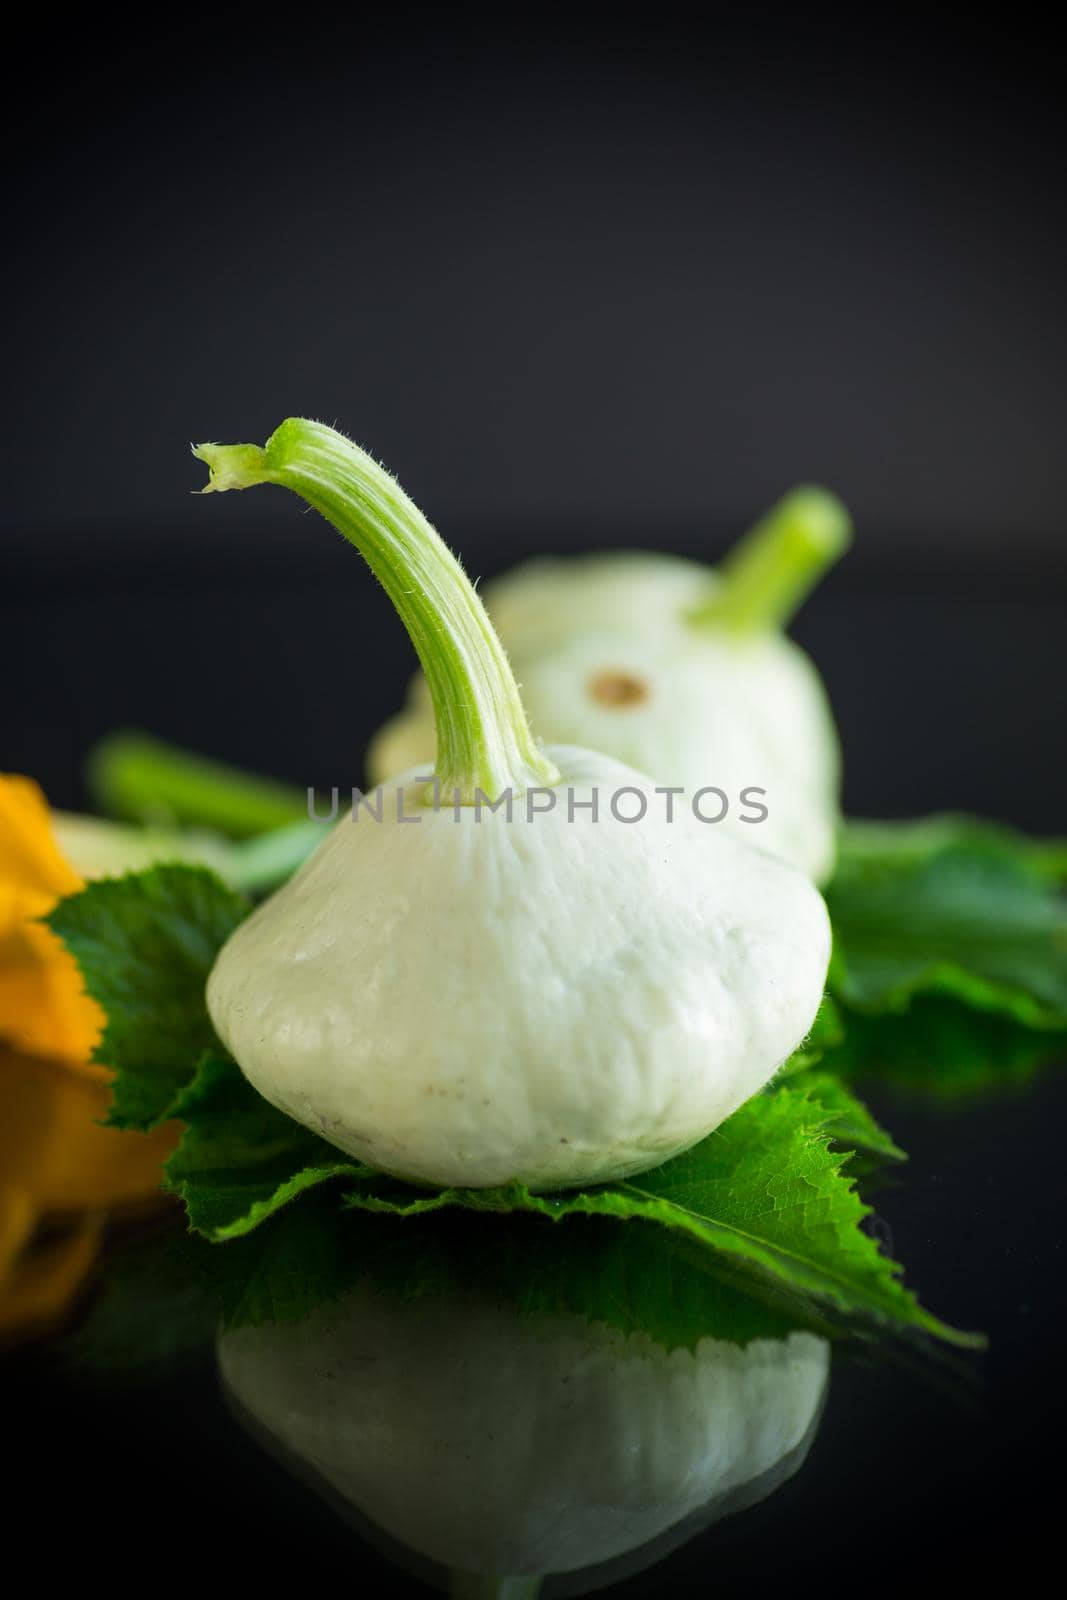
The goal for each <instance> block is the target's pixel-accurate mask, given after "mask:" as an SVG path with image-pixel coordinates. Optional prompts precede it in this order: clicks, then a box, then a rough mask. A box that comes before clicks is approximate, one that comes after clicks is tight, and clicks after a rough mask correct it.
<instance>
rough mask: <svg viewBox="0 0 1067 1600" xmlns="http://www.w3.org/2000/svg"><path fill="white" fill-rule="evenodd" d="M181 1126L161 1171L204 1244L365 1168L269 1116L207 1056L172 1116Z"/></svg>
mask: <svg viewBox="0 0 1067 1600" xmlns="http://www.w3.org/2000/svg"><path fill="white" fill-rule="evenodd" d="M173 1115H174V1116H175V1117H178V1118H180V1119H181V1120H182V1121H183V1122H185V1123H186V1125H187V1126H186V1130H185V1133H184V1134H183V1135H182V1140H181V1143H180V1144H179V1146H178V1148H177V1150H176V1151H175V1152H174V1154H173V1155H172V1156H171V1158H170V1160H169V1161H168V1162H167V1165H166V1175H167V1185H168V1187H169V1188H170V1189H172V1190H173V1191H174V1192H175V1193H176V1194H179V1195H181V1197H182V1199H183V1200H184V1201H185V1206H186V1210H187V1211H188V1213H189V1222H190V1225H191V1226H192V1227H194V1228H196V1229H197V1230H198V1232H200V1233H203V1234H206V1235H207V1236H208V1237H209V1238H212V1239H217V1240H223V1239H234V1238H237V1237H238V1236H239V1235H240V1234H242V1233H248V1232H249V1231H250V1229H252V1228H254V1227H256V1226H257V1225H258V1224H259V1223H261V1222H263V1221H264V1220H265V1219H266V1218H267V1217H269V1216H270V1215H271V1214H272V1213H273V1212H275V1211H278V1210H280V1208H281V1207H282V1206H284V1205H288V1204H289V1202H290V1201H291V1200H295V1199H296V1197H297V1195H299V1194H302V1193H303V1192H304V1191H305V1190H307V1189H312V1188H315V1187H317V1185H319V1184H321V1183H328V1182H329V1181H330V1180H331V1179H333V1178H361V1177H366V1176H367V1175H368V1174H369V1170H370V1169H369V1168H367V1167H365V1166H363V1165H362V1164H361V1163H360V1162H358V1161H352V1160H350V1159H349V1158H348V1157H346V1156H345V1155H344V1154H343V1153H342V1152H341V1151H340V1150H338V1148H337V1146H336V1145H332V1144H327V1142H326V1140H325V1139H320V1138H318V1137H317V1136H316V1135H315V1134H313V1133H310V1132H309V1131H308V1129H307V1128H305V1127H303V1126H302V1124H301V1123H299V1122H294V1121H293V1119H292V1117H287V1116H286V1115H285V1114H284V1112H281V1111H276V1110H275V1109H274V1107H273V1106H272V1105H270V1104H269V1103H268V1101H266V1100H264V1099H263V1097H262V1095H260V1094H257V1093H256V1091H255V1089H253V1088H252V1087H251V1085H250V1084H249V1083H248V1082H247V1080H246V1079H245V1078H244V1077H243V1076H242V1074H241V1072H240V1071H239V1070H238V1068H237V1067H236V1066H235V1064H234V1063H233V1062H232V1061H231V1060H230V1059H229V1057H227V1056H224V1055H222V1054H221V1053H218V1052H210V1051H209V1052H208V1053H207V1054H206V1055H204V1056H203V1058H202V1059H201V1062H200V1065H199V1067H198V1068H197V1073H196V1077H195V1079H194V1080H193V1082H192V1083H191V1084H190V1085H189V1087H188V1088H187V1089H186V1090H184V1092H183V1093H182V1095H181V1096H180V1098H179V1099H178V1101H177V1102H176V1104H175V1105H174V1108H173Z"/></svg>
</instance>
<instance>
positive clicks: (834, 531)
mask: <svg viewBox="0 0 1067 1600" xmlns="http://www.w3.org/2000/svg"><path fill="white" fill-rule="evenodd" d="M851 542H852V523H851V520H850V518H849V515H848V512H847V511H846V510H845V508H844V506H843V505H842V504H841V502H840V500H838V499H837V497H836V496H835V495H832V494H830V493H829V491H828V490H826V489H817V488H813V487H810V486H808V487H804V488H800V489H794V490H793V491H792V493H791V494H787V495H786V496H785V498H784V500H780V501H779V502H778V504H777V505H776V506H774V507H772V509H771V510H770V511H768V512H767V514H766V516H765V517H762V518H761V519H760V521H759V522H757V524H756V526H755V527H754V528H752V529H751V530H750V531H749V532H748V533H746V534H745V536H744V538H743V539H741V541H740V542H739V543H738V544H736V545H735V546H734V548H733V549H732V550H731V551H730V553H729V555H728V556H727V557H726V559H725V561H723V562H722V564H721V566H720V567H719V577H720V580H721V582H720V584H719V586H718V587H717V588H716V590H715V592H714V594H713V595H712V596H711V598H710V599H709V600H707V601H706V602H705V603H704V604H703V605H701V606H698V607H697V608H696V609H695V610H693V611H691V612H690V613H689V615H688V621H689V622H691V623H692V624H693V625H694V626H696V627H700V626H703V625H704V624H705V623H707V624H710V625H712V626H717V627H723V628H728V629H730V630H731V631H732V632H734V633H738V634H744V633H757V632H759V631H761V630H764V629H769V628H785V627H787V626H788V624H789V622H790V619H791V618H792V616H793V614H794V612H795V611H797V609H798V608H799V607H800V605H801V603H802V602H803V601H804V600H805V599H806V598H807V596H808V594H809V593H810V592H811V590H812V589H813V588H814V587H815V585H816V584H817V583H818V581H819V579H820V578H821V577H822V575H823V573H824V572H826V570H827V568H829V567H830V566H831V565H832V564H833V563H834V562H835V561H836V560H837V559H838V558H839V557H840V556H842V555H843V554H844V552H845V551H846V550H847V549H848V547H849V545H850V544H851Z"/></svg>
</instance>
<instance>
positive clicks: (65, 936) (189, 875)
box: [45, 865, 248, 1128]
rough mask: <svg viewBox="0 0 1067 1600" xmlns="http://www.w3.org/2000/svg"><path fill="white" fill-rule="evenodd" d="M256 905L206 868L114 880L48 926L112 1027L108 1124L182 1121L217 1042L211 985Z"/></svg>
mask: <svg viewBox="0 0 1067 1600" xmlns="http://www.w3.org/2000/svg"><path fill="white" fill-rule="evenodd" d="M247 912H248V904H247V902H246V901H245V900H244V899H243V898H242V897H241V896H240V895H238V894H235V893H234V892H233V890H231V889H228V888H227V887H226V886H225V884H224V883H222V881H221V880H220V879H219V878H217V877H216V876H215V874H214V873H212V872H208V871H206V870H205V869H204V868H202V867H192V866H179V865H164V866H158V867H152V868H150V869H149V870H148V871H147V872H137V873H130V874H128V875H127V876H125V877H122V878H104V879H101V880H99V881H98V882H95V883H90V884H89V886H88V887H87V888H85V889H83V890H81V892H80V893H79V894H75V895H71V896H70V897H69V898H67V899H65V900H61V901H60V902H59V904H58V905H57V906H56V907H55V908H54V909H53V910H52V912H51V913H50V914H49V916H48V917H47V918H46V919H45V920H46V921H47V922H48V924H49V926H50V927H51V928H52V929H53V931H54V932H55V933H57V934H58V935H59V937H60V938H61V939H62V940H63V943H64V944H65V945H66V947H67V949H68V950H70V951H71V953H72V954H73V955H74V957H75V959H76V960H77V963H78V966H79V967H80V968H81V973H82V977H83V978H84V980H85V987H86V989H87V990H88V991H89V993H90V994H91V995H92V997H93V999H94V1000H96V1001H98V1002H99V1004H100V1005H101V1006H102V1007H103V1010H104V1012H105V1015H106V1018H107V1022H106V1026H105V1028H104V1032H103V1035H102V1037H101V1039H100V1042H99V1044H98V1045H97V1047H96V1050H95V1051H94V1054H93V1059H94V1060H96V1061H101V1062H104V1063H105V1064H106V1065H107V1066H109V1067H111V1068H112V1069H113V1070H114V1072H115V1080H114V1083H113V1086H112V1105H111V1111H110V1115H109V1118H108V1120H109V1121H110V1122H111V1123H112V1124H113V1125H114V1126H115V1127H119V1128H152V1127H155V1125H156V1124H157V1123H159V1122H162V1121H164V1120H165V1119H166V1118H167V1117H169V1116H171V1115H172V1114H173V1109H174V1103H175V1101H176V1099H177V1097H178V1095H179V1094H180V1093H181V1091H182V1089H183V1088H184V1087H185V1085H186V1084H187V1083H188V1082H189V1081H190V1079H191V1078H192V1075H193V1072H194V1069H195V1067H196V1063H197V1061H198V1060H199V1058H200V1056H201V1055H202V1054H203V1052H204V1051H205V1050H208V1049H210V1048H211V1047H212V1046H213V1045H214V1044H215V1042H216V1041H215V1034H214V1030H213V1029H212V1026H211V1021H210V1018H209V1017H208V1014H207V1006H206V1003H205V1000H204V986H205V984H206V982H207V977H208V973H209V972H210V971H211V968H212V966H213V964H214V961H215V956H216V955H217V953H218V951H219V949H220V947H221V946H222V944H223V943H224V942H225V940H226V939H227V938H228V937H229V935H230V934H231V933H232V932H233V930H234V928H236V926H237V924H238V923H239V922H240V921H241V920H242V918H243V917H244V916H246V915H247Z"/></svg>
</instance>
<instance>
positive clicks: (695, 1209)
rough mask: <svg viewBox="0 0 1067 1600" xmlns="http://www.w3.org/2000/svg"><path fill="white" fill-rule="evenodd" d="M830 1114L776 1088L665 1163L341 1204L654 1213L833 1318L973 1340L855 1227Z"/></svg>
mask: <svg viewBox="0 0 1067 1600" xmlns="http://www.w3.org/2000/svg"><path fill="white" fill-rule="evenodd" d="M831 1131H832V1120H831V1119H828V1118H827V1116H826V1114H825V1113H824V1112H822V1111H821V1110H820V1108H819V1107H818V1106H817V1104H815V1103H814V1102H813V1101H812V1100H809V1099H808V1098H807V1096H806V1094H805V1093H804V1091H803V1090H802V1089H799V1088H798V1089H793V1088H787V1087H783V1088H780V1089H777V1090H775V1091H774V1092H773V1093H770V1094H766V1095H758V1096H757V1097H756V1098H755V1099H754V1100H750V1101H749V1102H748V1104H747V1105H745V1106H742V1107H741V1109H740V1111H736V1112H735V1113H734V1115H733V1116H732V1117H730V1118H729V1120H728V1121H727V1122H725V1123H723V1125H722V1127H721V1128H719V1129H718V1130H717V1131H716V1132H715V1133H713V1134H712V1135H710V1137H709V1138H707V1139H705V1140H703V1141H702V1143H701V1144H699V1145H697V1146H695V1148H694V1149H692V1150H689V1151H687V1152H686V1153H685V1154H684V1155H681V1156H676V1157H675V1159H674V1160H673V1161H669V1162H668V1163H667V1164H666V1165H665V1166H662V1167H657V1168H656V1169H655V1170H653V1171H651V1172H645V1173H642V1174H640V1175H639V1176H637V1177H634V1178H628V1179H626V1180H624V1181H620V1182H619V1183H615V1184H610V1185H604V1186H601V1187H599V1188H594V1189H589V1190H584V1191H568V1192H567V1193H565V1194H551V1195H534V1194H531V1193H530V1192H529V1191H528V1190H527V1189H525V1188H523V1187H522V1186H521V1185H518V1184H512V1185H509V1186H507V1187H506V1188H502V1189H493V1190H484V1189H483V1190H470V1189H467V1190H456V1189H448V1190H443V1191H441V1192H438V1193H435V1194H426V1195H423V1194H420V1193H418V1192H417V1191H413V1190H411V1189H407V1188H405V1187H404V1186H403V1185H401V1184H394V1183H390V1182H389V1181H388V1180H384V1179H381V1178H374V1179H367V1180H364V1181H363V1182H361V1183H360V1184H358V1185H353V1186H352V1187H351V1188H350V1189H349V1190H348V1203H349V1204H350V1205H353V1206H358V1207H363V1208H364V1209H366V1210H369V1211H376V1212H385V1213H390V1214H392V1215H395V1216H402V1217H410V1216H417V1215H420V1214H425V1213H427V1212H430V1211H434V1210H437V1209H439V1208H441V1207H445V1206H462V1207H466V1208H468V1209H471V1210H480V1211H486V1210H488V1211H504V1212H510V1211H534V1212H537V1213H539V1214H540V1215H542V1216H547V1217H551V1218H553V1219H556V1220H558V1219H561V1218H564V1217H571V1216H573V1215H575V1214H584V1215H594V1216H606V1217H613V1218H616V1219H619V1220H621V1221H628V1220H632V1219H641V1220H643V1221H646V1222H655V1223H658V1224H660V1225H661V1226H663V1227H664V1228H668V1229H670V1230H672V1231H673V1232H676V1233H678V1234H680V1235H681V1236H683V1237H684V1238H686V1239H689V1240H692V1241H695V1242H696V1243H698V1244H700V1245H702V1246H703V1247H704V1248H706V1249H708V1250H709V1251H711V1252H712V1253H713V1255H714V1256H715V1257H716V1258H718V1259H721V1260H723V1261H725V1262H726V1263H727V1264H728V1266H730V1267H731V1268H733V1269H735V1270H737V1271H739V1272H741V1273H743V1274H744V1275H745V1276H746V1277H748V1278H751V1279H752V1280H754V1281H755V1282H757V1283H768V1282H769V1283H771V1284H778V1285H781V1286H784V1287H785V1288H786V1289H788V1290H792V1291H794V1292H796V1293H797V1294H800V1295H802V1296H805V1297H810V1298H811V1299H813V1300H815V1301H816V1302H817V1303H821V1304H823V1305H825V1306H827V1307H828V1308H829V1309H830V1310H831V1312H833V1313H836V1314H839V1315H843V1316H845V1317H858V1318H860V1319H870V1320H873V1321H875V1322H879V1323H882V1324H886V1325H895V1326H898V1327H912V1328H919V1329H923V1330H925V1331H927V1332H930V1333H934V1334H937V1335H938V1336H939V1337H941V1338H944V1339H948V1340H949V1341H951V1342H953V1343H957V1344H960V1345H968V1344H971V1343H974V1342H975V1341H974V1340H973V1339H972V1338H971V1336H969V1335H967V1334H960V1333H957V1332H956V1331H955V1330H953V1329H951V1328H948V1327H946V1326H945V1324H944V1323H941V1322H939V1321H938V1319H937V1318H936V1317H932V1316H931V1315H930V1314H929V1313H928V1312H926V1311H924V1310H923V1309H922V1307H921V1306H919V1304H918V1302H917V1301H916V1300H915V1298H914V1296H913V1295H912V1294H911V1293H910V1292H909V1291H908V1290H906V1289H905V1288H904V1287H903V1285H902V1284H901V1282H900V1278H899V1272H900V1269H899V1268H898V1267H897V1266H896V1265H895V1263H893V1262H891V1261H890V1260H888V1258H887V1257H885V1256H883V1255H882V1254H881V1253H880V1252H879V1250H878V1247H877V1245H876V1244H875V1242H874V1240H873V1239H872V1238H871V1237H870V1236H869V1235H868V1234H867V1233H865V1232H863V1230H862V1228H861V1223H862V1222H863V1219H864V1217H866V1216H867V1215H868V1214H869V1208H868V1207H867V1206H865V1205H864V1204H863V1202H862V1201H861V1200H860V1198H859V1196H858V1195H857V1193H856V1191H855V1188H854V1186H853V1184H852V1183H851V1181H850V1180H849V1178H848V1177H847V1176H846V1175H845V1174H844V1173H843V1172H842V1170H841V1169H842V1166H843V1164H844V1162H845V1159H846V1158H845V1156H844V1155H842V1154H835V1153H834V1152H833V1151H832V1150H831V1149H830V1148H829V1146H830V1137H831Z"/></svg>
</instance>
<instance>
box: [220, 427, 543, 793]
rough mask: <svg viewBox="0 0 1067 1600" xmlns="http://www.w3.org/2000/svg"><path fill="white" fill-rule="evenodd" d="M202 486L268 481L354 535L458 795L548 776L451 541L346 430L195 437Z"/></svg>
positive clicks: (441, 765) (446, 782)
mask: <svg viewBox="0 0 1067 1600" xmlns="http://www.w3.org/2000/svg"><path fill="white" fill-rule="evenodd" d="M193 454H194V455H195V456H197V457H198V458H199V459H200V460H201V461H203V462H206V464H207V466H208V469H209V472H210V475H211V476H210V480H209V482H208V485H207V490H205V493H206V492H207V491H208V490H225V489H248V488H251V487H252V486H253V485H255V484H260V483H277V484H281V485H283V486H284V487H285V488H287V489H292V490H293V491H294V492H295V493H296V494H298V495H300V496H301V498H302V499H304V500H306V501H307V502H308V504H309V505H311V506H314V508H315V509H316V511H320V512H321V513H322V515H323V516H324V517H325V518H326V519H327V521H328V522H332V523H333V525H334V527H335V528H336V529H337V530H338V532H339V533H341V534H343V535H344V537H345V538H346V539H348V540H349V542H350V543H351V544H354V545H355V546H356V548H357V549H358V550H359V552H360V554H361V555H362V556H363V558H364V560H365V561H366V562H367V565H368V566H369V567H370V568H371V571H372V572H373V573H374V575H375V577H376V578H377V579H378V581H379V582H380V583H381V585H382V587H383V588H384V589H385V592H386V593H387V594H388V596H389V598H390V600H391V601H392V602H393V605H394V606H395V607H396V609H397V612H398V613H399V615H400V620H401V621H402V622H403V624H404V627H405V628H406V629H407V631H408V634H409V636H410V638H411V642H412V644H413V645H414V646H415V650H416V653H417V654H418V657H419V661H420V663H421V665H422V669H423V672H424V673H425V674H426V680H427V682H428V684H429V686H430V694H431V696H432V698H433V708H434V717H435V720H436V723H437V767H436V775H437V777H438V779H439V780H440V783H441V787H442V790H443V791H444V792H445V793H446V794H447V795H448V796H449V798H451V796H452V794H453V793H454V791H456V790H458V791H459V793H460V796H461V798H462V800H463V802H464V803H465V804H472V803H473V801H474V797H475V793H476V791H480V792H481V793H482V794H483V795H484V796H485V797H486V798H488V799H490V800H496V799H498V798H499V797H500V795H501V794H503V793H504V792H505V791H506V790H508V789H511V790H512V791H513V792H514V793H516V794H519V793H522V792H523V791H524V790H526V789H528V788H532V787H536V786H543V785H549V784H554V783H557V782H558V781H559V773H558V772H557V771H556V769H555V767H554V766H553V765H552V763H551V762H550V761H549V760H548V758H547V757H546V756H545V755H544V753H543V752H542V751H541V749H540V748H539V746H538V745H537V744H536V742H535V741H534V738H533V735H532V734H531V732H530V728H529V724H528V723H527V721H526V714H525V712H524V711H523V708H522V701H521V700H520V699H519V691H518V687H517V685H516V683H515V679H514V677H513V676H512V672H511V668H510V666H509V665H508V659H507V656H506V655H505V654H504V650H503V647H502V645H501V643H500V641H499V639H498V638H497V636H496V634H495V633H494V631H493V627H492V624H491V623H490V621H489V618H488V617H487V615H486V613H485V608H484V607H483V605H482V603H481V601H480V600H479V599H478V596H477V595H476V593H475V592H474V588H473V585H472V584H471V582H470V580H469V579H468V577H467V575H466V573H465V572H464V571H463V568H462V567H461V566H460V564H459V562H458V561H457V560H456V558H455V556H454V555H453V554H452V552H451V551H450V550H449V549H448V548H447V546H446V545H445V544H444V542H443V541H442V539H441V538H440V536H439V535H438V534H437V532H436V531H435V530H434V528H433V527H432V526H431V525H430V523H429V522H428V521H427V520H426V518H425V517H424V516H423V514H422V512H421V511H420V510H419V509H418V507H417V506H416V505H415V504H414V503H413V502H412V501H411V500H409V499H408V497H407V495H406V494H405V493H404V491H403V490H402V489H401V488H400V485H399V484H398V483H397V482H396V480H395V479H394V478H392V477H391V476H390V475H389V473H388V472H386V471H385V469H384V467H380V466H379V465H378V463H377V462H376V461H374V460H372V459H371V457H370V456H369V455H367V454H366V452H365V451H363V450H361V449H360V448H359V446H358V445H355V444H353V443H352V442H351V440H349V439H346V438H345V437H344V436H343V434H340V433H337V432H336V431H335V430H334V429H333V428H327V427H325V426H324V425H323V424H322V423H319V422H309V421H306V420H304V419H303V418H298V417H290V418H289V420H288V421H287V422H283V423H282V425H281V427H280V428H278V429H277V430H276V432H274V433H273V434H272V435H271V437H270V438H269V439H268V440H267V443H266V444H265V445H264V446H263V448H262V449H261V448H260V447H259V446H258V445H253V444H237V445H217V444H202V445H197V446H194V449H193Z"/></svg>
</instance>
